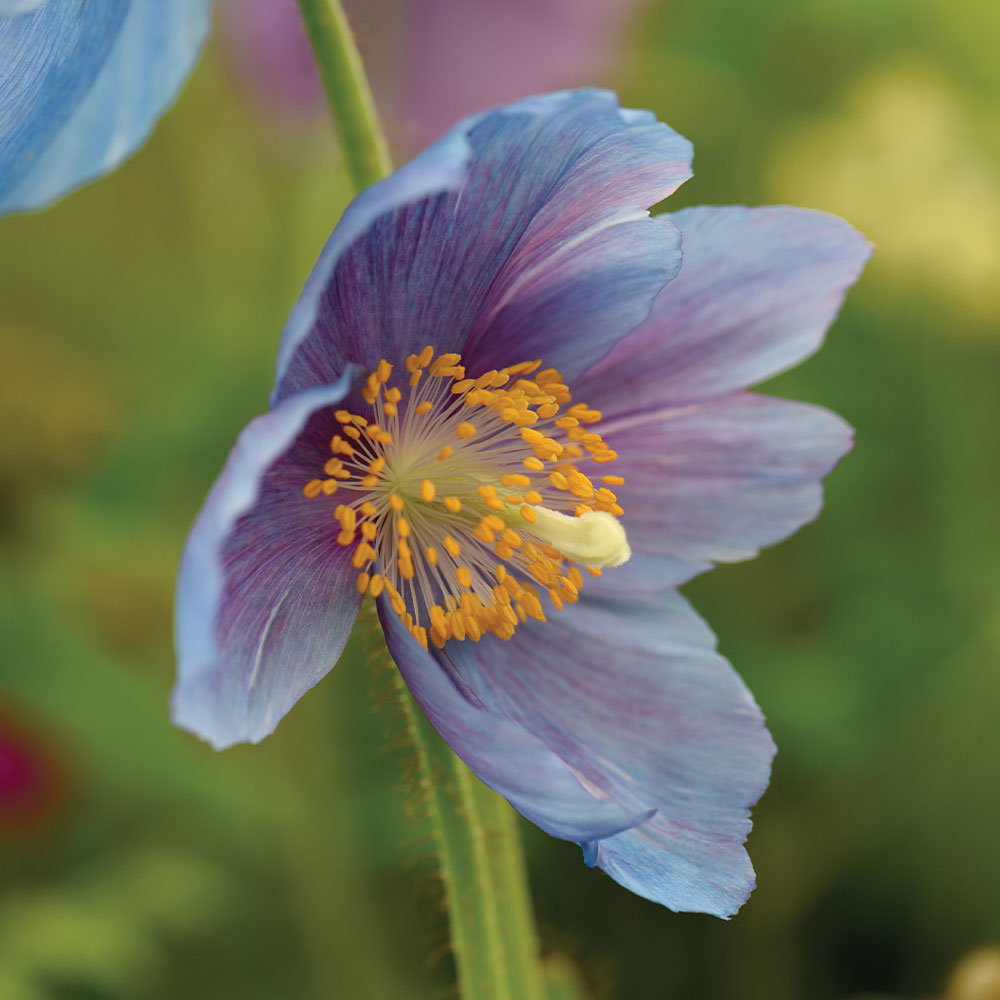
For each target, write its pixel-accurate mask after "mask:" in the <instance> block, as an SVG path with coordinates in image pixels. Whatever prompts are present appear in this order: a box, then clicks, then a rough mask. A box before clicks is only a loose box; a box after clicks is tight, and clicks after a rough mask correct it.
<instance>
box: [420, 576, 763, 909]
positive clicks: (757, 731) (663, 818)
mask: <svg viewBox="0 0 1000 1000" xmlns="http://www.w3.org/2000/svg"><path fill="white" fill-rule="evenodd" d="M589 582H590V581H588V585H589ZM612 582H613V581H612V571H608V573H607V574H606V576H605V577H602V579H601V581H597V583H607V584H608V586H605V587H597V586H595V587H589V586H588V585H585V588H584V592H583V596H582V599H581V601H580V603H579V604H576V605H571V606H567V607H565V608H564V609H563V610H562V611H558V612H553V613H552V614H551V615H550V616H549V620H548V622H546V623H539V622H536V621H533V620H529V621H528V622H527V623H526V624H524V625H522V626H520V627H519V629H518V631H517V633H516V634H515V636H514V637H513V638H512V639H511V640H509V641H508V642H503V641H502V640H500V639H497V638H496V637H495V636H492V635H487V636H485V637H484V638H483V639H482V640H481V641H480V642H479V643H477V644H474V643H471V642H454V641H452V642H449V643H448V644H447V646H446V647H445V650H444V651H443V653H442V654H439V655H440V656H441V658H442V663H443V664H444V667H446V668H447V669H448V670H450V671H454V672H455V673H456V674H457V676H458V679H459V682H460V683H461V684H463V685H465V686H466V687H467V689H468V691H469V692H470V695H469V697H470V698H475V699H477V700H478V702H479V703H480V704H481V705H482V707H483V710H484V712H485V717H486V718H491V719H496V720H499V721H503V722H505V723H506V724H507V725H509V724H511V723H514V724H517V725H518V726H519V727H521V728H522V729H523V730H524V731H526V732H528V733H530V734H532V735H533V736H534V737H536V738H537V739H539V740H541V741H542V742H543V743H544V744H545V746H547V747H548V748H549V750H550V751H552V752H553V753H554V754H555V755H556V756H557V757H558V759H559V760H561V761H562V762H564V764H565V765H566V766H567V767H569V768H570V770H571V771H572V772H573V774H575V775H576V776H577V777H578V778H579V780H581V781H582V782H583V783H584V784H585V786H586V787H587V788H588V789H589V790H590V791H591V792H592V794H594V795H595V796H598V797H600V798H602V799H605V800H606V801H608V802H612V803H616V804H617V805H618V806H619V807H620V808H621V809H622V810H623V812H624V813H626V814H639V813H641V812H643V811H649V810H655V813H654V814H653V815H652V816H651V817H650V818H649V819H647V820H645V821H644V822H643V823H642V824H640V825H639V826H637V827H634V828H630V832H623V833H621V834H618V835H612V836H611V837H605V838H601V837H593V836H592V837H586V836H581V835H580V831H579V829H578V830H577V833H576V835H575V836H574V835H573V833H572V830H571V829H570V830H567V833H569V835H570V836H571V837H572V839H575V840H578V841H580V842H581V843H583V844H584V845H585V857H587V856H589V857H590V858H591V859H592V860H596V863H597V864H598V865H600V866H601V867H602V868H604V869H605V870H606V871H608V872H609V873H610V874H611V875H612V876H614V877H615V878H617V879H618V880H619V881H621V882H622V883H623V884H625V885H627V886H628V887H629V888H630V889H632V890H633V891H634V892H637V893H639V894H640V895H643V896H646V897H647V898H649V899H653V900H655V901H657V902H660V903H664V904H665V905H667V906H669V907H671V908H672V909H676V910H702V911H705V912H709V913H716V914H728V913H731V912H733V911H734V910H735V909H736V908H737V907H738V906H739V905H740V904H741V903H742V902H743V901H744V900H745V899H746V897H747V895H749V892H750V890H751V889H752V887H753V870H752V868H751V865H750V862H749V859H748V858H747V856H746V852H745V850H744V848H743V842H744V840H745V839H746V836H747V833H748V832H749V830H750V819H749V814H748V810H749V807H750V806H751V805H752V804H753V803H754V802H756V801H757V799H758V798H759V797H760V795H761V794H762V793H763V791H764V789H765V788H766V786H767V780H768V774H769V771H770V763H771V758H772V756H773V753H774V745H773V743H772V741H771V738H770V736H769V734H768V732H767V729H766V728H765V726H764V720H763V718H762V716H761V714H760V710H759V709H758V708H757V706H756V704H755V703H754V700H753V698H752V696H751V695H750V693H749V691H747V689H746V687H745V686H744V685H743V683H742V681H741V680H740V679H739V677H738V676H737V675H736V673H735V672H734V671H733V669H732V668H731V667H730V666H729V664H728V663H727V662H726V660H725V659H723V658H722V657H721V656H719V655H718V654H717V653H716V652H715V640H714V637H713V636H712V634H711V632H710V631H709V629H708V628H707V626H706V625H705V624H704V622H702V621H701V619H700V618H698V616H697V615H696V614H695V613H694V612H693V611H692V610H691V608H690V606H689V605H688V604H687V603H686V602H685V601H684V600H683V598H681V597H680V596H679V595H678V594H676V593H674V592H668V593H659V594H646V595H637V596H629V597H628V598H627V599H621V598H619V597H618V596H616V594H615V592H614V589H613V586H611V584H612ZM590 591H594V594H595V595H596V596H588V595H589V594H590ZM404 676H407V681H408V682H410V676H409V675H408V674H407V672H406V671H404ZM418 697H419V696H418ZM425 697H426V695H425ZM436 707H437V706H436V705H435V704H433V703H432V704H431V705H430V707H427V706H426V705H425V710H427V711H428V714H430V715H431V718H432V720H433V721H435V724H436V725H437V724H438V723H437V719H436V718H435V716H434V714H432V713H433V710H434V709H435V708H436ZM499 721H498V722H495V723H493V726H492V728H491V729H490V730H489V731H488V735H489V736H490V737H491V738H492V739H493V741H494V745H493V746H492V747H489V746H476V747H475V749H474V753H476V754H478V755H480V758H482V757H485V759H486V762H487V764H486V766H498V765H490V761H500V762H503V761H506V760H507V759H508V754H509V749H510V748H509V747H508V746H507V744H506V742H505V739H504V736H505V731H504V730H503V729H501V727H500V725H499ZM484 731H486V730H485V727H482V726H481V727H480V728H479V729H478V730H477V736H478V737H479V738H480V739H482V736H483V733H484ZM443 735H444V736H445V738H446V739H447V740H448V741H449V743H451V745H452V747H453V748H454V750H455V751H456V753H458V754H459V756H461V757H462V758H463V759H465V760H467V762H469V763H470V765H471V766H472V767H473V770H477V771H478V770H479V768H480V767H482V766H483V764H482V761H481V759H480V760H477V762H476V763H473V762H472V761H471V760H470V756H471V754H470V744H469V742H468V741H467V737H466V735H465V733H463V732H462V731H460V730H454V729H453V730H444V731H443ZM515 773H516V772H515ZM533 777H534V776H533V775H532V774H531V773H528V774H524V773H521V774H520V780H521V781H522V782H525V781H530V780H532V778H533ZM487 780H488V779H487ZM488 783H492V782H489V781H488ZM494 787H497V786H496V785H494ZM500 790H501V791H503V789H500ZM540 792H542V793H543V794H541V796H540V798H541V805H540V806H538V805H535V806H534V809H533V812H532V813H525V814H526V815H528V818H529V819H531V820H533V821H534V822H536V823H538V824H539V825H540V826H542V827H543V828H549V827H551V826H552V825H554V824H555V823H559V822H561V821H563V819H564V817H563V816H562V808H563V805H562V803H561V802H560V801H559V800H558V799H556V798H554V797H552V798H550V797H549V796H548V795H545V794H544V788H540ZM504 794H506V792H504ZM508 797H509V798H510V796H508ZM511 801H512V802H513V803H514V805H515V806H517V807H518V808H519V809H520V808H521V806H520V804H519V803H518V801H516V800H515V799H513V798H511ZM562 825H563V826H570V827H571V826H572V825H571V824H567V823H565V822H563V823H562ZM594 842H596V843H594Z"/></svg>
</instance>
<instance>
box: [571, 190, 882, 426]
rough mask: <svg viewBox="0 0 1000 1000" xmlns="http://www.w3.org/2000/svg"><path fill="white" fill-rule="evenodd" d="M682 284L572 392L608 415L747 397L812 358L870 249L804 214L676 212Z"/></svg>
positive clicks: (842, 227) (838, 225) (830, 222)
mask: <svg viewBox="0 0 1000 1000" xmlns="http://www.w3.org/2000/svg"><path fill="white" fill-rule="evenodd" d="M669 218H671V219H672V220H673V221H674V223H675V224H676V225H677V227H678V228H679V229H680V230H681V250H682V253H683V256H684V261H683V265H682V266H681V272H680V274H679V275H678V276H677V277H676V278H675V279H674V280H673V281H672V282H670V284H669V285H668V286H667V287H666V288H664V290H663V291H662V292H661V293H660V296H659V298H658V299H657V300H656V303H655V305H654V306H653V311H652V313H651V314H650V316H649V319H647V320H646V322H645V323H643V324H642V325H641V326H640V327H638V328H637V329H636V330H634V331H633V332H632V333H631V334H630V335H629V336H628V337H626V338H624V339H623V340H621V341H619V342H618V344H616V346H615V347H614V349H613V350H612V351H611V352H610V353H609V354H608V355H607V357H605V358H604V359H603V360H602V361H600V362H599V363H598V364H597V365H595V366H594V367H593V368H592V369H591V370H590V371H588V372H587V374H586V376H585V377H584V378H583V379H582V380H580V381H579V382H578V383H576V384H574V386H573V389H574V394H575V395H576V396H577V397H578V398H579V399H585V400H587V402H588V403H590V404H591V405H593V406H597V407H599V408H601V409H603V410H604V411H605V413H606V414H611V415H620V414H623V413H629V412H632V411H635V410H645V409H659V408H662V407H665V406H679V405H682V404H685V403H693V402H698V401H700V400H704V399H710V398H711V397H713V396H719V395H723V394H725V393H728V392H732V391H733V390H737V389H744V388H746V387H747V386H750V385H753V384H755V383H757V382H759V381H761V380H762V379H765V378H768V377H769V376H771V375H775V374H777V373H778V372H780V371H784V369H786V368H789V367H791V366H792V365H794V364H796V363H797V362H799V361H801V360H802V359H803V358H805V357H807V356H808V355H809V354H811V353H812V352H813V351H815V350H816V349H817V348H818V347H819V345H820V344H821V343H822V340H823V335H824V334H825V333H826V329H827V327H828V326H829V325H830V324H831V323H832V322H833V320H834V318H835V317H836V315H837V312H838V311H839V309H840V306H841V303H842V302H843V299H844V295H845V294H846V292H847V289H848V288H850V286H851V285H852V284H854V282H855V281H856V280H857V278H858V275H859V274H860V273H861V269H862V267H863V266H864V264H865V261H866V260H867V259H868V257H869V255H870V253H871V245H870V244H869V243H868V242H867V240H865V238H864V237H863V236H861V234H860V233H858V232H857V231H856V230H854V229H852V228H851V227H850V226H849V225H848V224H847V223H846V222H844V221H843V219H839V218H837V217H836V216H834V215H828V214H826V213H825V212H815V211H811V210H809V209H804V208H788V207H785V206H768V207H764V208H744V207H743V206H739V205H735V206H725V207H713V206H705V207H700V208H689V209H683V210H682V211H680V212H676V213H674V214H672V215H671V216H669Z"/></svg>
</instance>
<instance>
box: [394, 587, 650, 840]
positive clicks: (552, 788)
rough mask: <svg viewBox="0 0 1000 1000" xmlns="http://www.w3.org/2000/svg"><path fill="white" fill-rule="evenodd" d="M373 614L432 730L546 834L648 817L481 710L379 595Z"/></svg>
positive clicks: (593, 834) (584, 835)
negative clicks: (587, 782)
mask: <svg viewBox="0 0 1000 1000" xmlns="http://www.w3.org/2000/svg"><path fill="white" fill-rule="evenodd" d="M379 617H380V618H381V620H382V626H383V628H384V629H385V636H386V641H387V642H388V644H389V651H390V652H391V653H392V657H393V659H394V660H395V661H396V664H397V665H398V667H399V671H400V673H401V674H402V675H403V679H404V680H405V681H406V683H407V686H408V687H409V689H410V691H411V692H412V693H413V696H414V698H416V700H417V702H418V704H419V705H420V707H421V708H422V709H423V711H424V713H425V714H426V715H427V717H428V718H429V719H430V720H431V722H432V723H433V724H434V728H435V729H436V730H437V731H438V732H439V733H440V734H441V736H442V737H443V738H444V739H445V740H446V741H447V742H448V744H449V745H450V746H451V748H452V749H453V750H454V751H455V752H456V753H457V754H458V755H459V757H461V758H462V760H464V761H465V763H466V764H468V765H469V767H470V768H471V769H472V770H473V771H474V772H475V773H476V774H477V775H478V776H479V777H480V778H481V779H482V780H483V781H484V782H486V784H488V785H489V786H490V787H491V788H493V789H495V790H496V791H497V792H499V793H500V794H501V795H503V796H504V798H506V799H507V800H508V801H510V802H511V804H512V805H513V806H514V807H515V808H516V809H518V810H519V811H520V812H521V813H522V814H523V815H524V816H526V817H527V818H528V819H530V820H531V821H532V822H533V823H536V824H537V825H538V826H540V827H541V828H542V829H543V830H545V831H546V832H547V833H549V834H551V835H552V836H554V837H559V838H561V839H563V840H575V841H578V842H579V841H582V840H587V839H590V838H599V837H607V836H613V835H614V834H615V833H619V832H620V831H622V830H625V829H628V828H629V827H631V826H634V825H635V824H636V823H639V822H642V821H643V820H646V819H648V818H649V816H650V814H651V812H652V810H651V809H649V808H640V809H638V810H631V811H629V810H627V809H624V808H623V807H622V806H621V805H619V804H618V803H616V802H614V801H612V800H611V799H609V798H608V797H607V796H606V795H603V794H601V793H599V792H597V790H596V789H589V788H587V787H586V786H585V783H584V782H582V781H581V780H580V779H579V777H578V776H576V775H574V774H573V772H572V771H571V770H570V768H569V767H567V765H566V763H565V762H563V761H562V760H560V759H559V757H558V756H557V755H556V754H555V753H553V752H552V750H551V749H550V748H549V747H548V746H546V745H545V743H544V742H543V741H542V740H541V739H539V738H538V737H537V736H534V735H532V734H531V733H530V732H528V731H527V730H526V729H524V727H523V726H520V725H518V724H517V723H516V722H514V721H512V720H511V719H509V718H506V717H505V716H503V715H499V714H495V713H491V712H487V711H486V710H485V709H484V708H483V706H482V705H481V704H480V703H479V702H478V701H477V700H476V697H475V695H473V694H472V692H471V691H470V690H469V689H468V688H467V687H465V686H463V685H462V684H461V679H460V678H458V677H457V676H456V674H455V673H454V671H447V670H446V669H444V668H442V665H441V663H440V662H439V660H438V659H436V658H435V656H434V655H432V654H431V653H428V652H427V651H426V650H424V649H423V648H422V647H421V646H420V645H419V644H418V643H417V642H416V640H415V639H414V638H413V637H412V636H411V635H410V634H409V633H408V632H407V631H406V629H405V628H403V626H402V624H401V623H400V621H399V619H398V618H397V616H396V614H395V612H394V611H392V609H391V608H390V607H389V606H388V604H387V602H386V601H385V599H384V598H380V600H379ZM496 641H497V642H499V641H500V640H499V639H498V640H496ZM450 645H451V646H454V645H456V644H455V643H452V644H450ZM438 655H439V656H440V655H441V654H438ZM588 831H589V833H588Z"/></svg>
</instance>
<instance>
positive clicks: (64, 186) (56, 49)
mask: <svg viewBox="0 0 1000 1000" xmlns="http://www.w3.org/2000/svg"><path fill="white" fill-rule="evenodd" d="M17 9H18V4H17V3H16V2H15V3H14V6H13V11H16V10H17ZM210 9H211V0H172V2H162V0H49V2H47V3H45V4H43V5H40V6H38V7H36V8H34V9H32V10H30V11H29V12H27V13H21V14H12V8H11V5H10V3H9V2H8V3H7V4H6V9H5V10H4V13H5V14H7V15H8V16H6V17H2V18H0V74H2V78H0V212H17V211H28V210H31V209H36V208H41V207H42V206H44V205H47V204H48V203H50V202H52V201H54V200H55V199H57V198H60V197H61V196H62V195H64V194H66V193H67V192H68V191H70V190H72V189H73V188H75V187H77V186H79V185H80V184H83V183H86V182H87V181H90V180H93V179H94V178H96V177H99V176H101V175H102V174H104V173H107V172H108V171H109V170H112V169H113V168H114V167H116V166H117V165H118V164H119V163H120V162H121V161H122V160H123V159H125V157H126V156H128V155H129V154H131V153H132V152H133V151H134V150H135V149H136V148H138V147H139V146H140V145H141V144H142V143H143V142H145V140H146V138H147V137H148V135H149V133H150V132H151V130H152V128H153V124H154V123H155V121H156V119H157V118H158V117H159V116H160V115H161V114H162V113H163V111H164V110H165V109H166V108H167V107H168V106H169V104H170V103H171V102H172V101H173V100H174V98H175V97H176V95H177V92H178V91H179V90H180V88H181V85H182V84H183V82H184V80H185V79H186V78H187V76H188V74H189V73H190V71H191V69H192V67H193V66H194V63H195V60H196V59H197V57H198V53H199V51H200V48H201V45H202V43H203V41H204V39H205V36H206V35H207V33H208V27H209V12H210Z"/></svg>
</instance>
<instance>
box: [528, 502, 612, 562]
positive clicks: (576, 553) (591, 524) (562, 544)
mask: <svg viewBox="0 0 1000 1000" xmlns="http://www.w3.org/2000/svg"><path fill="white" fill-rule="evenodd" d="M532 510H533V511H534V512H535V520H534V523H533V524H532V533H533V534H535V535H537V536H538V537H539V538H542V539H544V540H545V541H546V542H548V543H549V544H550V545H552V546H554V547H555V548H557V549H558V550H559V551H560V552H561V553H562V554H563V555H564V556H566V557H567V558H568V559H572V560H573V562H576V563H579V564H580V565H581V566H586V567H587V568H588V569H603V568H604V567H606V566H621V565H622V563H624V562H628V560H629V557H630V556H631V555H632V550H631V549H630V548H629V544H628V539H627V538H626V537H625V529H624V528H623V527H622V523H621V521H619V520H618V519H617V518H616V517H613V516H612V515H611V514H609V513H608V512H607V511H603V510H591V511H587V512H586V513H583V514H580V515H579V516H578V517H571V516H570V515H569V514H561V513H560V512H559V511H557V510H549V509H548V508H547V507H532Z"/></svg>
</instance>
